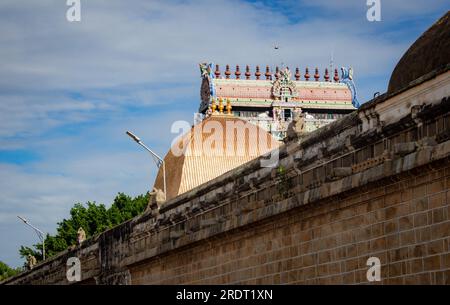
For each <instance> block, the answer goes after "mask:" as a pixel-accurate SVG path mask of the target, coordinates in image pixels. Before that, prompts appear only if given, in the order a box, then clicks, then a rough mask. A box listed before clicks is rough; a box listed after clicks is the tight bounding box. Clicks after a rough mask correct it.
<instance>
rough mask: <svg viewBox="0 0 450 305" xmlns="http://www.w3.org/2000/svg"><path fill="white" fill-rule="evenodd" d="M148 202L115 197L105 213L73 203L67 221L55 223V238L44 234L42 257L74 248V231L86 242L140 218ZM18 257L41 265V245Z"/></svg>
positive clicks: (99, 207) (90, 205) (22, 250)
mask: <svg viewBox="0 0 450 305" xmlns="http://www.w3.org/2000/svg"><path fill="white" fill-rule="evenodd" d="M148 200H149V193H147V194H145V195H139V196H137V197H134V198H132V197H130V196H128V195H125V194H124V193H119V194H118V195H117V196H116V198H114V201H113V203H112V205H111V207H110V208H109V209H108V208H106V207H105V205H104V204H96V203H95V202H90V201H89V202H87V203H86V204H81V203H76V204H75V205H74V206H73V207H72V208H71V209H70V217H69V218H68V219H63V220H62V221H61V222H59V223H58V226H57V229H56V234H55V235H49V234H47V236H46V238H45V253H46V257H52V256H54V255H56V254H57V253H59V252H61V251H64V250H66V249H67V248H68V247H70V246H72V245H75V244H76V241H77V231H78V228H80V227H82V228H83V229H84V231H85V232H86V238H89V237H92V236H94V235H97V234H100V233H102V232H104V231H106V230H108V229H110V228H112V227H114V226H116V225H118V224H120V223H122V222H124V221H127V220H129V219H131V218H133V217H135V216H137V215H139V214H141V213H142V212H143V211H144V210H145V208H146V207H147V203H148ZM19 253H20V256H21V257H23V258H26V257H27V256H28V255H29V254H31V255H33V256H34V257H36V259H37V260H38V261H41V260H42V243H38V244H35V245H33V247H32V248H30V247H25V246H21V247H20V249H19Z"/></svg>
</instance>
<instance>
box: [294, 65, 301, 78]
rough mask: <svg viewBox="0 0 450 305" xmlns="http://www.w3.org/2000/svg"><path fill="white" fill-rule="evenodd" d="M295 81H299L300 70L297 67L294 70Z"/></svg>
mask: <svg viewBox="0 0 450 305" xmlns="http://www.w3.org/2000/svg"><path fill="white" fill-rule="evenodd" d="M294 76H295V80H300V69H299V68H298V67H297V68H295V75H294Z"/></svg>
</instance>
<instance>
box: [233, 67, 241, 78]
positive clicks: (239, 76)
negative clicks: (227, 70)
mask: <svg viewBox="0 0 450 305" xmlns="http://www.w3.org/2000/svg"><path fill="white" fill-rule="evenodd" d="M234 75H236V79H240V78H241V71H239V65H236V72H234Z"/></svg>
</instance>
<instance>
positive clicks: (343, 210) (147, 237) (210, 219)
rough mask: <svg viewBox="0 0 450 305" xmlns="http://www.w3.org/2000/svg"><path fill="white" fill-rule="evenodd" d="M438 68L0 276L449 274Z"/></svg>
mask: <svg viewBox="0 0 450 305" xmlns="http://www.w3.org/2000/svg"><path fill="white" fill-rule="evenodd" d="M449 88H450V72H448V71H447V72H446V73H444V74H440V75H437V76H433V77H432V78H430V79H429V80H427V81H424V82H423V83H421V84H419V85H417V86H416V87H414V88H412V89H411V90H408V91H405V92H402V93H401V94H399V95H396V96H394V97H389V98H388V99H387V98H382V99H376V100H374V101H373V102H371V103H368V104H365V105H364V106H363V107H361V109H360V110H358V111H356V112H354V113H352V114H350V115H348V116H346V117H344V118H343V119H341V120H338V121H336V122H334V123H332V124H330V125H328V126H326V127H324V128H321V129H319V130H317V131H315V132H312V133H310V134H308V135H307V136H306V137H300V138H295V137H294V138H293V139H291V140H290V141H289V142H287V143H286V145H284V146H283V147H282V148H281V149H280V152H279V156H280V164H279V166H278V167H276V168H265V167H261V166H260V159H257V160H254V161H252V162H249V163H247V164H245V165H244V166H241V167H239V168H237V169H236V170H233V171H231V172H228V173H226V174H224V175H222V176H220V177H218V178H216V179H214V180H212V181H210V182H208V183H205V184H203V185H201V186H199V187H197V188H195V189H193V190H192V191H190V192H188V193H185V194H182V195H180V196H178V197H176V198H174V199H172V200H170V201H169V202H167V203H166V204H165V205H163V206H162V207H161V208H160V209H159V211H158V212H157V213H155V212H152V211H149V212H147V213H145V214H144V215H142V216H139V217H137V218H135V219H132V220H130V221H128V222H126V223H123V224H121V225H120V226H118V227H116V228H113V229H111V230H109V231H107V232H105V233H103V234H101V235H100V236H97V237H95V238H93V239H90V240H88V241H86V243H84V244H83V246H82V247H78V248H75V249H72V250H68V251H66V252H64V253H62V254H60V255H59V256H58V257H56V258H53V259H50V260H48V261H47V262H45V263H43V264H40V265H38V266H36V268H35V269H33V271H31V272H26V273H23V274H20V275H18V276H16V277H14V278H12V279H9V280H8V281H7V283H12V284H14V283H49V284H50V283H67V280H66V279H65V270H66V266H65V263H66V260H67V258H68V257H70V256H77V257H79V258H80V260H81V264H82V280H83V282H82V283H98V284H111V283H114V284H120V283H121V284H129V283H136V284H138V283H244V282H246V283H294V282H295V283H361V282H367V280H366V278H365V273H366V271H367V268H368V267H367V266H366V265H365V264H366V261H367V258H368V257H370V256H377V257H379V258H380V260H381V263H382V283H419V282H422V283H423V282H424V283H443V282H448V280H449V279H450V275H449V269H450V267H449V264H448V263H449V238H450V222H449V210H448V196H449V195H448V189H449V183H450V180H449V179H450V168H449V166H450V162H449V157H450V116H449V114H450V111H449V110H450V100H449V99H448V98H447V97H448V96H449V95H450V92H449Z"/></svg>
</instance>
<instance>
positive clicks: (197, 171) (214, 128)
mask: <svg viewBox="0 0 450 305" xmlns="http://www.w3.org/2000/svg"><path fill="white" fill-rule="evenodd" d="M279 145H281V143H280V142H278V141H276V140H275V139H274V138H273V137H272V136H271V135H270V133H268V132H267V131H265V130H264V129H262V128H260V127H258V126H256V125H253V124H251V123H249V122H247V121H245V120H242V119H239V118H237V117H234V116H232V115H225V114H223V115H221V114H219V115H215V114H213V115H212V116H210V117H209V118H207V119H205V120H203V121H202V122H201V123H199V124H197V125H195V126H194V127H192V129H191V130H190V131H189V132H188V133H187V134H185V135H183V136H182V137H180V139H179V140H178V141H177V142H176V143H175V144H174V145H173V146H172V148H171V150H170V151H169V152H168V153H167V155H166V156H165V157H164V161H165V163H166V185H167V199H168V200H169V199H171V198H174V197H176V196H177V195H179V194H182V193H185V192H187V191H189V190H191V189H193V188H194V187H196V186H198V185H200V184H203V183H205V182H207V181H209V180H212V179H214V178H216V177H218V176H220V175H222V174H224V173H226V172H228V171H230V170H232V169H234V168H236V167H238V166H239V165H242V164H244V163H246V162H248V161H250V160H253V159H255V158H256V157H258V156H260V155H262V154H264V153H267V152H269V151H271V150H273V149H274V148H276V147H278V146H279ZM154 187H156V188H159V189H163V174H162V167H161V168H160V169H159V171H158V175H157V177H156V180H155V184H154Z"/></svg>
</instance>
